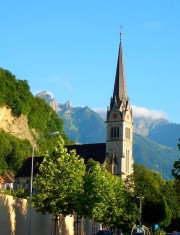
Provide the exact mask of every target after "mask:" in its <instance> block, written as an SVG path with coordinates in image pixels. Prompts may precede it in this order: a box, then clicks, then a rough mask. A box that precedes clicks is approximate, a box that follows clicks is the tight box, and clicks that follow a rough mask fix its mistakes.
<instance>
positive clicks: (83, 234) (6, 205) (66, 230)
mask: <svg viewBox="0 0 180 235" xmlns="http://www.w3.org/2000/svg"><path fill="white" fill-rule="evenodd" d="M57 224H58V226H55V220H54V217H53V216H52V215H49V214H46V215H42V214H41V213H40V212H36V209H35V208H32V210H31V223H30V207H29V205H28V201H27V200H26V199H20V198H14V197H13V196H9V195H4V194H0V235H29V234H30V233H29V230H31V235H94V234H95V233H96V232H97V231H98V230H99V228H100V225H99V224H93V223H91V222H90V221H89V220H83V221H82V220H80V219H78V220H77V219H76V218H75V219H74V217H73V216H67V217H65V218H60V219H59V220H58V222H57ZM77 225H78V227H77Z"/></svg>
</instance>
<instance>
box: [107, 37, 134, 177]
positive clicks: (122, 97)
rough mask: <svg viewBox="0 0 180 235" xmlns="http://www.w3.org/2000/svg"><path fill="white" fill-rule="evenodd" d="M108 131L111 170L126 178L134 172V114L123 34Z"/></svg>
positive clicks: (109, 108)
mask: <svg viewBox="0 0 180 235" xmlns="http://www.w3.org/2000/svg"><path fill="white" fill-rule="evenodd" d="M106 131H107V133H106V153H107V156H108V158H109V161H110V166H111V172H112V173H113V174H114V175H118V176H120V177H121V178H122V179H125V178H126V177H127V175H130V174H131V173H133V168H132V165H133V156H132V153H133V116H132V109H131V107H130V103H129V98H128V96H127V91H126V78H125V71H124V62H123V53H122V42H121V34H120V44H119V54H118V61H117V68H116V76H115V82H114V91H113V96H112V97H111V100H110V106H109V107H108V109H107V118H106Z"/></svg>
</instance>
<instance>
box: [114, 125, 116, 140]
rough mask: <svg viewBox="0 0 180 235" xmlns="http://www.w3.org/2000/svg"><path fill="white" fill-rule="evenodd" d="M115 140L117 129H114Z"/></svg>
mask: <svg viewBox="0 0 180 235" xmlns="http://www.w3.org/2000/svg"><path fill="white" fill-rule="evenodd" d="M114 138H116V127H114Z"/></svg>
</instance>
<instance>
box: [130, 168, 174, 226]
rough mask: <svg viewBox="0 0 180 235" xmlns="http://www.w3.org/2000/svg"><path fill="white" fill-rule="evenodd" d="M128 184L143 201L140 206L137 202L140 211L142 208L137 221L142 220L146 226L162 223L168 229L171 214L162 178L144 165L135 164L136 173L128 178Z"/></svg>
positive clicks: (133, 192)
mask: <svg viewBox="0 0 180 235" xmlns="http://www.w3.org/2000/svg"><path fill="white" fill-rule="evenodd" d="M126 184H127V187H128V189H129V190H130V189H131V190H132V194H134V197H135V198H137V197H139V198H141V199H142V200H141V201H140V204H141V205H139V206H138V204H139V200H137V203H138V204H137V208H139V211H140V207H141V214H140V213H137V215H138V216H137V220H138V221H140V220H142V222H143V223H144V224H149V225H152V224H154V223H160V224H161V225H162V226H163V227H167V226H168V225H169V223H170V221H171V213H170V209H169V207H168V204H167V201H166V199H165V197H164V195H163V191H162V189H163V187H164V185H165V181H164V180H163V179H162V176H161V175H160V174H159V173H158V172H155V171H152V170H148V169H147V168H146V167H145V166H143V165H136V164H135V165H134V173H133V174H132V175H131V176H129V177H127V179H126ZM157 208H158V210H157ZM153 213H155V215H153Z"/></svg>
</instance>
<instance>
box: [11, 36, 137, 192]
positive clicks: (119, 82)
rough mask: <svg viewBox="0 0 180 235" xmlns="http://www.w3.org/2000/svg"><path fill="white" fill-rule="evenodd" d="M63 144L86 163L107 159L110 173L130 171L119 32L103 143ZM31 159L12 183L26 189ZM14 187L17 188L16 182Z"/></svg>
mask: <svg viewBox="0 0 180 235" xmlns="http://www.w3.org/2000/svg"><path fill="white" fill-rule="evenodd" d="M66 147H67V149H68V150H72V149H75V150H76V153H77V154H78V155H79V156H80V157H82V158H83V159H84V161H85V163H86V162H87V161H88V159H90V158H92V159H93V160H95V161H98V162H99V163H100V164H104V163H105V162H106V161H107V159H108V162H109V165H110V171H111V173H112V174H114V175H118V176H119V177H120V178H122V179H125V178H126V177H127V176H128V175H130V174H131V173H133V167H132V166H133V116H132V109H131V106H130V102H129V98H128V96H127V88H126V77H125V69H124V61H123V51H122V38H121V34H120V43H119V51H118V59H117V68H116V75H115V80H114V89H113V92H112V97H111V99H110V104H109V107H108V108H107V114H106V143H99V144H98V143H97V144H82V145H80V144H77V145H70V146H66ZM42 160H43V157H34V176H35V175H36V173H37V172H38V168H37V167H36V166H37V165H39V164H40V163H41V162H42ZM31 162H32V158H31V157H29V158H28V159H27V160H26V161H25V162H24V164H23V166H22V167H21V169H20V170H19V172H18V173H17V174H16V176H15V179H16V180H15V182H16V183H18V184H19V185H24V186H25V185H26V186H25V187H27V188H29V186H27V184H28V185H29V183H30V176H31ZM37 163H38V164H37ZM14 186H15V188H16V185H14Z"/></svg>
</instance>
